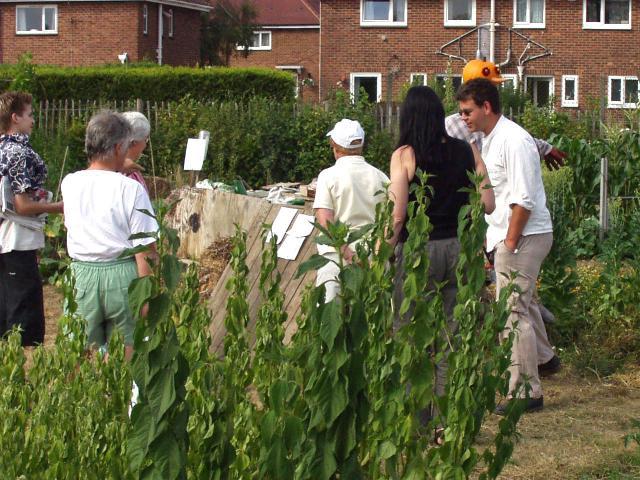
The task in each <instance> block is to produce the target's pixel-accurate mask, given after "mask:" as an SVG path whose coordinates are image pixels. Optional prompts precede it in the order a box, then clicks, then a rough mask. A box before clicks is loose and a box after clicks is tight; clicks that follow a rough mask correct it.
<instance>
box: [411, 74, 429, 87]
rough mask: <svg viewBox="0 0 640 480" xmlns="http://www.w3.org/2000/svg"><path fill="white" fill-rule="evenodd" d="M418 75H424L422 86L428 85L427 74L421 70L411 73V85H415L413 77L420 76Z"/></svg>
mask: <svg viewBox="0 0 640 480" xmlns="http://www.w3.org/2000/svg"><path fill="white" fill-rule="evenodd" d="M418 76H422V77H424V82H422V86H426V85H427V74H426V73H421V72H415V73H412V74H411V75H409V83H410V84H411V85H413V79H414V78H416V77H418Z"/></svg>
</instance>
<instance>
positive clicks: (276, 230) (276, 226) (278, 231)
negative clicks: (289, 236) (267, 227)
mask: <svg viewBox="0 0 640 480" xmlns="http://www.w3.org/2000/svg"><path fill="white" fill-rule="evenodd" d="M296 213H298V210H296V209H295V208H289V207H282V208H280V211H278V215H276V218H275V219H274V220H273V223H272V224H271V232H270V233H271V235H275V236H276V243H280V242H281V241H282V239H283V238H284V235H285V233H287V229H288V228H289V225H291V220H293V217H295V216H296ZM271 235H267V242H269V241H271Z"/></svg>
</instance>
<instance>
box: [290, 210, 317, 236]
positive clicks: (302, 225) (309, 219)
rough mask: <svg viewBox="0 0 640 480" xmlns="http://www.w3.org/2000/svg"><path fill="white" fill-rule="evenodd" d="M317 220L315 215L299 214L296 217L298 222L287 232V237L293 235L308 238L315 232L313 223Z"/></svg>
mask: <svg viewBox="0 0 640 480" xmlns="http://www.w3.org/2000/svg"><path fill="white" fill-rule="evenodd" d="M314 220H315V218H314V216H313V215H305V214H304V213H301V214H299V215H298V216H297V217H296V221H295V222H293V225H292V226H291V228H290V229H289V231H288V232H287V235H293V236H294V237H308V236H309V235H311V232H313V222H314Z"/></svg>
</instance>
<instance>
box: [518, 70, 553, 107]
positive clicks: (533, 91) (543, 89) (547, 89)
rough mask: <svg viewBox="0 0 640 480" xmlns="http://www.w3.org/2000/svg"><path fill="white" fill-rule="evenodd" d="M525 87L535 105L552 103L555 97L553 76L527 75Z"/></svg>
mask: <svg viewBox="0 0 640 480" xmlns="http://www.w3.org/2000/svg"><path fill="white" fill-rule="evenodd" d="M525 87H526V91H527V93H529V95H530V96H531V100H532V101H533V104H534V105H536V106H538V107H546V106H549V105H551V100H552V98H553V77H533V76H530V77H526V80H525Z"/></svg>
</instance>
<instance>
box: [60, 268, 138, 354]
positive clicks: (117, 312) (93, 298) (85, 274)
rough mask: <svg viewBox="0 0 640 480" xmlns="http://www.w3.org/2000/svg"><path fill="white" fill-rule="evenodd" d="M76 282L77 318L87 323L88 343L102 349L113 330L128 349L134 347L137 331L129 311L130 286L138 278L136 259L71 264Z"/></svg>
mask: <svg viewBox="0 0 640 480" xmlns="http://www.w3.org/2000/svg"><path fill="white" fill-rule="evenodd" d="M71 270H72V271H73V274H74V277H75V280H76V303H77V304H78V314H80V315H82V316H83V317H84V318H85V319H86V321H87V342H88V344H89V345H98V346H103V345H106V344H108V343H109V338H110V337H111V334H112V333H113V329H114V328H117V329H118V330H120V332H121V333H122V336H123V337H124V343H125V345H133V331H134V330H135V327H136V322H135V319H134V318H133V313H132V312H131V309H130V308H129V293H128V290H129V284H130V283H131V281H132V280H133V279H134V278H137V277H138V269H137V266H136V262H135V260H134V259H133V258H124V259H120V260H113V261H109V262H76V261H74V262H72V263H71Z"/></svg>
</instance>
